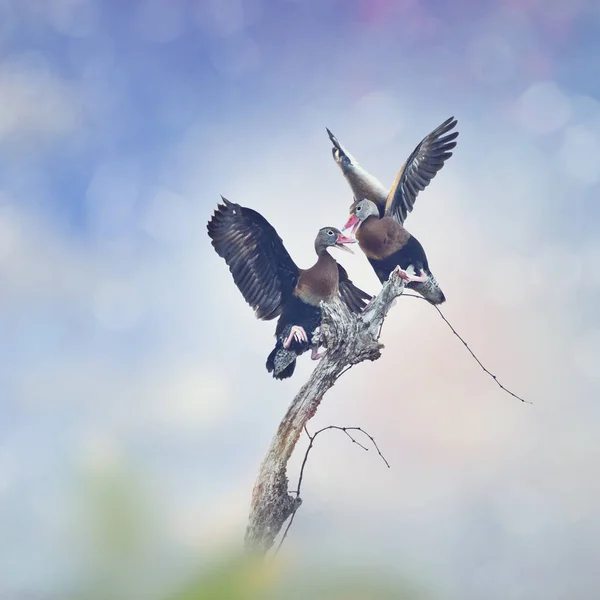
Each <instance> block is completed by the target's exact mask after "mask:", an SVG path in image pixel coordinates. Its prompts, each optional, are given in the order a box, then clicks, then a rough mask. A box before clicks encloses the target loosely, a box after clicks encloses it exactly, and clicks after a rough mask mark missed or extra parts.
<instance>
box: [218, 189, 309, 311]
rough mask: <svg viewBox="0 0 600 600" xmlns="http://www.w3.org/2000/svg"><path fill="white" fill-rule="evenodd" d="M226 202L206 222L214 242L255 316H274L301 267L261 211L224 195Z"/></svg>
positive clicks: (296, 278)
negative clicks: (246, 206) (230, 199)
mask: <svg viewBox="0 0 600 600" xmlns="http://www.w3.org/2000/svg"><path fill="white" fill-rule="evenodd" d="M221 198H223V196H221ZM223 202H224V204H219V205H218V206H217V209H216V210H215V214H214V215H213V217H212V218H211V220H210V221H209V222H208V225H207V229H208V235H209V236H210V238H211V240H212V245H213V246H214V249H215V250H216V251H217V254H218V255H219V256H220V257H222V258H224V259H225V262H226V263H227V265H228V266H229V270H230V271H231V274H232V275H233V280H234V282H235V284H236V285H237V287H238V288H239V290H240V292H242V295H243V296H244V299H245V300H246V302H247V303H248V304H249V305H250V306H251V307H252V308H253V309H254V311H255V313H256V317H257V318H258V319H263V320H265V321H268V320H270V319H274V318H275V317H277V316H279V315H280V314H281V310H282V307H283V305H284V304H285V302H286V300H287V299H288V298H289V297H290V295H291V294H292V292H293V290H294V288H295V287H296V283H297V282H298V275H299V270H298V267H297V266H296V264H295V263H294V261H293V260H292V257H291V256H290V255H289V253H288V251H287V250H286V249H285V246H284V245H283V241H282V240H281V238H280V237H279V235H277V232H276V231H275V229H274V228H273V226H272V225H271V224H270V223H269V222H268V221H267V220H266V219H265V218H264V217H263V216H262V215H261V214H259V213H257V212H256V211H255V210H252V209H251V208H245V207H243V206H240V205H239V204H234V203H233V202H229V200H227V199H225V198H223Z"/></svg>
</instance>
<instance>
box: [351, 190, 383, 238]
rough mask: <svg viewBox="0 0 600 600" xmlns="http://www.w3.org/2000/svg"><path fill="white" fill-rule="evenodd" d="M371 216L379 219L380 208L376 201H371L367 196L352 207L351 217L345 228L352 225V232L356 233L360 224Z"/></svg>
mask: <svg viewBox="0 0 600 600" xmlns="http://www.w3.org/2000/svg"><path fill="white" fill-rule="evenodd" d="M371 216H375V217H377V218H378V219H379V209H378V208H377V204H375V202H371V200H367V199H366V198H365V199H364V200H361V201H360V202H357V203H356V204H354V205H353V206H352V207H351V209H350V218H349V219H348V222H347V223H346V225H345V226H344V229H350V227H352V233H354V232H355V231H356V230H357V229H358V226H359V225H360V224H361V223H362V222H363V221H364V220H365V219H367V218H368V217H371Z"/></svg>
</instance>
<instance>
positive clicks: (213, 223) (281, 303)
mask: <svg viewBox="0 0 600 600" xmlns="http://www.w3.org/2000/svg"><path fill="white" fill-rule="evenodd" d="M221 198H222V200H223V204H219V205H217V209H216V210H215V212H214V215H213V217H212V218H211V220H210V221H209V223H208V226H207V229H208V235H209V236H210V238H211V240H212V245H213V247H214V248H215V250H216V252H217V254H218V255H219V256H221V257H222V258H224V259H225V262H226V263H227V265H228V266H229V270H230V271H231V274H232V275H233V280H234V282H235V284H236V285H237V287H238V288H239V290H240V292H242V295H243V296H244V299H245V300H246V302H247V303H248V304H249V305H250V306H251V307H252V308H253V309H254V311H255V314H256V317H257V318H258V319H261V320H265V321H268V320H271V319H274V318H275V317H279V320H278V321H277V327H276V329H275V338H276V340H277V341H276V344H275V348H274V349H273V351H272V352H271V353H270V354H269V356H268V358H267V364H266V367H267V371H268V372H269V373H273V377H275V379H286V378H287V377H291V376H292V374H293V373H294V369H295V368H296V358H297V357H298V356H300V355H301V354H303V353H304V352H306V351H307V350H308V349H309V348H311V349H312V353H311V358H313V360H317V359H319V358H320V357H321V354H319V352H318V345H315V344H313V341H312V338H313V335H314V333H315V331H316V329H317V328H318V327H319V325H320V324H321V308H320V303H321V302H322V301H325V302H326V301H328V300H331V299H332V298H334V297H335V296H336V295H338V294H339V296H340V297H341V299H342V300H343V301H344V302H345V303H346V305H347V306H348V308H350V310H351V311H353V312H360V311H361V310H362V309H363V308H364V307H365V306H366V302H365V301H366V300H369V299H370V298H371V296H370V295H369V294H367V293H365V292H363V291H362V290H360V289H359V288H357V287H356V286H355V285H354V284H353V283H352V281H350V279H349V278H348V273H347V272H346V270H345V269H344V267H342V266H341V265H340V264H338V263H337V262H336V260H335V259H334V258H333V257H332V256H331V255H330V254H329V248H340V249H342V250H346V251H348V252H352V250H350V249H349V248H347V247H346V245H347V244H350V243H354V242H355V241H356V240H354V239H352V238H349V237H346V236H344V235H343V234H342V233H341V231H339V229H336V228H335V227H323V228H322V229H320V230H319V233H318V234H317V237H316V239H315V252H316V253H317V256H318V258H317V262H316V263H315V264H314V265H313V266H312V267H310V268H309V269H300V268H298V267H297V266H296V264H295V263H294V261H293V260H292V258H291V256H290V255H289V253H288V251H287V250H286V249H285V246H284V245H283V241H282V239H281V238H280V237H279V235H278V234H277V232H276V231H275V229H274V228H273V226H272V225H271V224H270V223H269V222H268V221H267V220H266V219H265V218H264V217H263V216H262V215H261V214H259V213H258V212H256V211H255V210H252V209H251V208H246V207H243V206H240V205H239V204H234V203H233V202H230V201H229V200H227V199H225V198H223V196H221Z"/></svg>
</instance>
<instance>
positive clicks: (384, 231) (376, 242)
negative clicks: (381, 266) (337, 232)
mask: <svg viewBox="0 0 600 600" xmlns="http://www.w3.org/2000/svg"><path fill="white" fill-rule="evenodd" d="M356 239H357V240H358V244H359V246H360V248H361V250H362V251H363V252H364V253H365V254H366V255H367V257H368V258H372V259H374V260H382V259H384V258H386V257H387V256H390V255H391V254H393V253H394V252H397V251H398V250H400V248H402V247H403V246H404V244H406V242H407V241H408V240H409V239H410V233H408V231H406V229H404V227H402V225H400V223H398V222H397V221H395V220H394V219H392V218H391V217H384V218H383V219H378V218H377V217H375V216H371V217H368V218H367V219H365V221H364V223H363V224H362V225H361V226H360V227H359V228H358V230H357V231H356Z"/></svg>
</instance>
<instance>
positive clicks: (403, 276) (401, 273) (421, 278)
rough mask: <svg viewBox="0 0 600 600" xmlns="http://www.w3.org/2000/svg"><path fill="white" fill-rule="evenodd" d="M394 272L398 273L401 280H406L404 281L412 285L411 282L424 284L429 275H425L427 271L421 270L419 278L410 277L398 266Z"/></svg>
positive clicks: (415, 276)
mask: <svg viewBox="0 0 600 600" xmlns="http://www.w3.org/2000/svg"><path fill="white" fill-rule="evenodd" d="M394 271H396V272H397V273H398V275H399V276H400V279H404V281H406V282H407V283H410V282H411V281H419V282H421V283H424V282H425V281H427V275H426V274H425V271H423V269H421V273H420V274H419V275H418V276H417V275H409V274H408V273H407V272H406V271H405V270H404V269H401V268H400V266H397V267H396V268H395V269H394Z"/></svg>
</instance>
